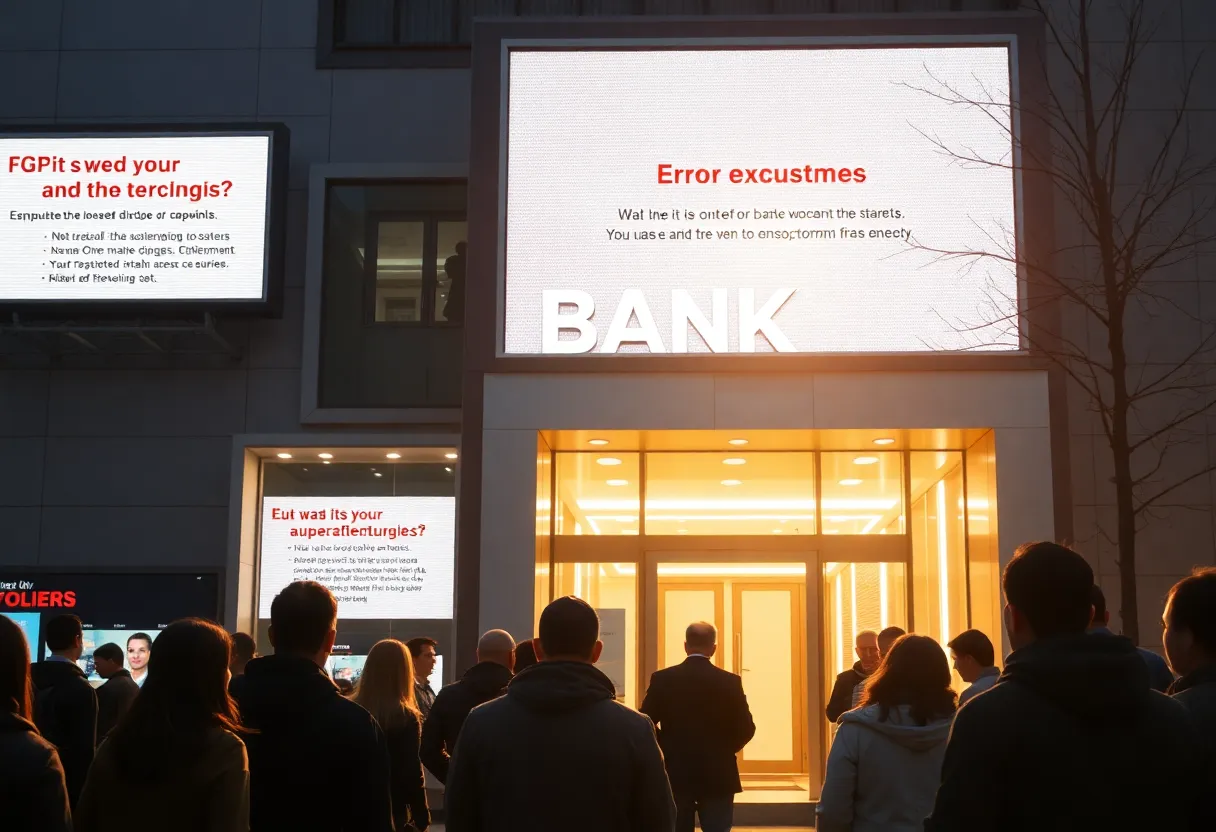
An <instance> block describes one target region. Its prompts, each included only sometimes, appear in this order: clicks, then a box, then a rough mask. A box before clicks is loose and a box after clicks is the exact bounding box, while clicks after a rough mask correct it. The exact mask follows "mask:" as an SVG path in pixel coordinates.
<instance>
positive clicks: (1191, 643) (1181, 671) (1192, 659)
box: [1161, 567, 1216, 829]
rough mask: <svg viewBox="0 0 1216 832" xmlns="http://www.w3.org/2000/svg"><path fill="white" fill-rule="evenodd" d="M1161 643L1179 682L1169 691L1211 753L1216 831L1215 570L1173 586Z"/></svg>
mask: <svg viewBox="0 0 1216 832" xmlns="http://www.w3.org/2000/svg"><path fill="white" fill-rule="evenodd" d="M1162 623H1163V624H1164V625H1165V631H1164V633H1163V634H1162V637H1161V641H1162V645H1163V646H1164V647H1165V656H1166V658H1167V659H1169V662H1170V667H1171V668H1173V670H1174V672H1175V673H1177V674H1178V680H1177V681H1176V682H1174V684H1173V685H1172V686H1171V687H1170V695H1171V696H1173V697H1174V699H1176V700H1177V701H1179V702H1181V703H1182V704H1183V706H1184V707H1185V708H1186V709H1187V710H1188V711H1189V712H1190V714H1191V718H1192V719H1193V720H1194V721H1195V727H1196V729H1197V733H1198V735H1199V737H1201V741H1202V742H1203V744H1204V751H1205V753H1206V754H1207V763H1208V767H1207V779H1206V789H1205V791H1206V792H1207V794H1208V796H1209V797H1208V801H1207V805H1206V807H1205V808H1206V813H1207V824H1208V825H1207V827H1206V828H1208V829H1216V806H1213V805H1212V800H1213V798H1216V569H1212V568H1210V567H1209V568H1207V569H1196V570H1195V571H1194V573H1193V574H1192V575H1190V576H1189V577H1186V578H1183V579H1182V580H1181V581H1179V582H1178V583H1176V584H1174V587H1173V588H1172V589H1171V590H1170V593H1169V595H1168V596H1167V598H1166V602H1165V614H1164V615H1163V616H1162Z"/></svg>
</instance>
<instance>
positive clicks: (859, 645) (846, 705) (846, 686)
mask: <svg viewBox="0 0 1216 832" xmlns="http://www.w3.org/2000/svg"><path fill="white" fill-rule="evenodd" d="M855 648H856V650H857V661H856V662H854V663H853V666H852V667H850V668H849V669H848V670H846V671H844V672H843V673H841V674H840V675H839V676H837V677H836V684H834V685H832V695H831V697H830V698H829V699H828V706H827V708H826V709H825V710H826V712H827V715H828V721H829V722H835V721H836V720H838V719H840V715H841V714H843V713H844V712H845V711H847V710H849V709H850V708H852V707H853V689H854V688H856V687H857V686H858V685H860V684H861V683H862V682H864V681H865V680H866V679H867V678H868V677H869V675H870V674H871V673H873V672H874V668H876V667H878V662H879V660H880V659H881V656H880V655H879V652H878V633H876V632H874V631H873V630H862V631H861V632H860V633H858V634H857V638H856V640H855Z"/></svg>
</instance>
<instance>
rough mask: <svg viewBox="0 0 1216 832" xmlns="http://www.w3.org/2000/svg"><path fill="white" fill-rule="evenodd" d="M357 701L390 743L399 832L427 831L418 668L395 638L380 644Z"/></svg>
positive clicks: (371, 657)
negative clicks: (416, 691)
mask: <svg viewBox="0 0 1216 832" xmlns="http://www.w3.org/2000/svg"><path fill="white" fill-rule="evenodd" d="M351 698H352V699H353V700H354V702H356V703H357V704H359V705H362V706H363V707H364V708H367V710H368V712H369V713H370V714H371V715H372V716H374V717H375V718H376V722H378V723H380V727H381V728H382V729H383V730H384V735H385V737H386V739H387V740H388V756H389V768H390V773H391V778H392V779H391V783H392V785H391V788H392V795H393V824H394V825H395V827H396V828H397V829H399V830H405V829H418V830H423V829H426V828H427V827H428V826H430V823H431V814H430V810H429V809H428V808H427V804H426V786H425V779H424V778H423V776H422V763H421V762H420V761H419V759H418V741H419V737H420V736H421V734H422V718H421V716H419V714H418V706H417V704H416V703H415V702H414V663H413V660H412V659H411V658H410V651H409V650H408V649H407V648H406V646H405V645H404V644H402V643H401V642H399V641H397V640H396V639H391V638H386V639H384V640H383V641H378V642H376V644H375V645H373V647H372V649H371V651H370V652H369V653H368V654H367V661H366V662H365V663H364V665H363V672H362V674H361V675H360V676H359V684H358V685H356V686H355V692H354V694H353V695H352V696H351Z"/></svg>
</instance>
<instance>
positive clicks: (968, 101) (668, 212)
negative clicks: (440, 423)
mask: <svg viewBox="0 0 1216 832" xmlns="http://www.w3.org/2000/svg"><path fill="white" fill-rule="evenodd" d="M586 44H587V45H584V46H578V47H573V46H569V45H568V44H567V45H563V44H558V45H555V46H544V47H533V46H531V45H529V44H512V45H511V48H510V49H509V51H508V62H507V76H506V80H505V82H504V89H503V93H504V95H506V97H507V101H506V114H507V122H506V127H505V134H504V142H503V147H502V148H501V161H500V167H501V168H502V170H500V176H502V182H503V184H504V185H505V197H504V209H505V211H504V218H503V222H504V223H505V228H504V235H503V239H504V240H505V249H504V251H503V252H502V253H501V254H502V256H501V263H500V268H501V272H500V275H499V276H500V280H501V284H502V285H501V287H500V289H501V304H502V313H503V318H502V322H501V323H502V337H501V340H500V342H499V351H500V352H501V353H502V354H507V355H542V354H545V355H562V354H564V355H572V354H604V353H608V354H619V353H701V354H709V353H755V352H786V353H878V354H884V353H916V352H940V351H958V350H980V351H1010V350H1018V349H1020V348H1021V346H1020V343H1019V338H1018V333H1017V319H1018V317H1017V316H1018V308H1019V307H1018V275H1017V271H1016V268H1015V265H1014V263H1015V262H1016V257H1015V251H1016V245H1017V222H1016V198H1015V195H1016V189H1017V182H1016V179H1015V176H1014V172H1013V171H1014V168H1015V165H1014V161H1013V160H1014V144H1015V143H1014V141H1013V136H1014V133H1013V130H1014V128H1015V125H1014V124H1013V122H1012V121H1011V109H1010V101H1011V89H1012V84H1011V70H1010V50H1009V44H1008V43H1007V42H1004V43H995V44H993V45H990V46H989V45H978V46H977V45H940V46H937V45H935V46H917V47H912V46H908V47H904V46H895V45H874V44H867V45H865V46H864V47H858V46H856V45H854V46H851V47H850V46H841V45H835V46H830V47H829V46H808V47H798V48H780V47H772V48H743V47H740V48H731V47H730V46H729V45H724V44H720V43H719V44H714V45H713V46H712V48H710V47H706V48H700V47H697V46H695V45H692V46H680V47H663V48H655V47H653V46H647V45H646V43H645V41H639V42H638V45H637V46H636V48H623V47H620V46H619V45H616V46H614V45H598V44H596V43H595V42H594V41H587V42H586ZM977 255H982V256H977ZM989 255H991V256H989Z"/></svg>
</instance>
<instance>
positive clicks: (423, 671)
mask: <svg viewBox="0 0 1216 832" xmlns="http://www.w3.org/2000/svg"><path fill="white" fill-rule="evenodd" d="M405 646H406V647H408V648H409V651H410V658H411V659H413V662H414V701H415V702H416V703H417V704H418V713H420V714H422V718H423V719H426V715H427V714H429V713H430V712H431V705H433V704H434V703H435V689H434V688H432V687H431V673H433V672H434V670H435V657H436V656H438V655H439V654H438V652H436V651H437V650H438V648H439V642H437V641H435V639H433V638H427V637H426V636H418V637H417V638H412V639H410V640H409V641H407V642H406V643H405Z"/></svg>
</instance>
